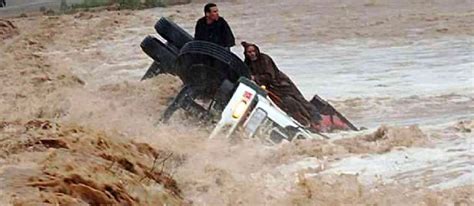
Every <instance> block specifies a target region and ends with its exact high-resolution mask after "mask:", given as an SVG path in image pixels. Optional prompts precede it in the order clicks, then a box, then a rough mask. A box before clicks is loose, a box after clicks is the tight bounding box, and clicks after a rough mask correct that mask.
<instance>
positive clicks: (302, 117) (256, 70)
mask: <svg viewBox="0 0 474 206" xmlns="http://www.w3.org/2000/svg"><path fill="white" fill-rule="evenodd" d="M241 44H242V46H243V47H244V55H245V63H246V64H247V66H248V67H249V68H250V73H251V75H252V80H254V81H255V82H256V83H257V84H258V85H260V86H265V87H266V89H267V91H268V92H269V96H270V98H271V99H272V100H273V101H274V102H275V103H276V104H277V106H278V107H280V108H281V109H282V110H283V111H285V112H286V113H288V114H289V115H290V116H292V117H293V118H294V119H295V120H297V121H298V122H300V123H301V124H302V125H304V126H306V127H311V128H313V129H316V130H318V123H319V121H320V120H321V116H320V114H319V112H318V110H317V108H316V107H315V106H314V105H313V104H311V103H310V102H308V101H307V100H306V99H305V98H304V96H303V94H301V92H300V91H299V90H298V88H297V87H296V85H295V84H294V83H293V82H292V81H291V80H290V78H289V77H288V76H287V75H286V74H284V73H283V72H281V71H280V70H279V69H278V67H277V66H276V65H275V62H273V60H272V58H270V56H268V55H266V54H264V53H261V52H260V49H259V48H258V47H257V45H255V44H251V43H247V42H242V43H241Z"/></svg>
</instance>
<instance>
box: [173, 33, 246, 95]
mask: <svg viewBox="0 0 474 206" xmlns="http://www.w3.org/2000/svg"><path fill="white" fill-rule="evenodd" d="M176 75H178V76H179V77H180V78H181V80H182V81H183V83H184V84H186V85H191V86H192V87H193V88H194V89H195V90H196V93H197V94H198V96H200V97H202V98H212V99H214V95H215V94H216V92H217V90H218V89H219V87H220V85H221V84H222V82H223V81H225V80H228V81H230V82H231V83H234V84H235V83H237V81H238V79H239V78H240V77H242V76H244V77H247V78H249V77H250V72H249V69H248V67H247V65H245V63H243V62H242V60H240V59H239V57H237V56H236V55H235V54H233V53H231V52H230V51H228V50H226V49H225V48H223V47H221V46H219V45H217V44H214V43H211V42H205V41H191V42H189V43H187V44H186V45H185V46H184V47H183V48H182V49H181V51H180V53H179V55H178V58H177V62H176Z"/></svg>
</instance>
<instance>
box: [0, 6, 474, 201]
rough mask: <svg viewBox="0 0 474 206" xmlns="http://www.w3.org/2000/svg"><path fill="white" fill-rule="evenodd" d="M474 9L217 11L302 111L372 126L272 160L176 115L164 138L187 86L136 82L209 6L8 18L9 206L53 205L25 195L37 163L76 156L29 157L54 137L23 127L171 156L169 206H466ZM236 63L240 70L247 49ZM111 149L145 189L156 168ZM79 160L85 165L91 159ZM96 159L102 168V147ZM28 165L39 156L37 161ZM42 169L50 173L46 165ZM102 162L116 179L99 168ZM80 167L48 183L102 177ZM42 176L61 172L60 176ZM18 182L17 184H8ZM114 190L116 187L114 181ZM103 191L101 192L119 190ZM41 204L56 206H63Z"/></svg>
mask: <svg viewBox="0 0 474 206" xmlns="http://www.w3.org/2000/svg"><path fill="white" fill-rule="evenodd" d="M472 3H473V2H472V1H450V2H449V3H446V2H437V1H424V2H418V1H416V2H415V1H366V2H362V1H361V2H357V3H354V2H350V1H340V2H333V1H323V0H321V1H310V0H308V1H291V2H286V1H261V2H260V1H259V2H258V3H256V2H253V1H233V2H223V3H220V4H219V7H220V10H221V15H223V16H225V17H226V19H227V21H228V22H229V23H230V25H231V26H232V29H233V30H234V33H235V34H236V37H237V41H241V40H246V41H250V42H255V43H257V44H258V45H259V46H260V47H261V50H262V52H264V53H267V54H269V55H270V56H272V57H273V58H274V60H275V62H276V63H277V65H278V66H279V67H280V69H281V70H282V71H284V72H285V73H287V74H288V75H289V76H290V78H292V79H293V81H294V82H295V83H296V84H297V85H298V86H299V88H300V89H301V91H302V92H303V93H304V95H305V96H306V97H308V98H310V97H311V96H312V95H313V94H318V95H320V96H322V97H323V98H326V99H327V100H329V101H330V102H331V103H332V104H333V105H334V106H335V107H336V108H338V109H339V110H340V111H341V113H343V114H345V115H346V116H347V117H348V118H349V119H350V120H351V121H353V122H354V123H355V124H356V125H357V126H360V127H362V126H363V127H366V128H368V129H367V130H363V131H360V132H340V133H334V134H329V135H330V136H331V137H332V139H331V140H330V141H322V140H304V141H299V142H295V143H285V144H281V145H277V146H268V145H265V144H262V143H261V142H259V141H258V140H243V141H242V142H239V143H229V142H228V141H227V140H223V139H216V140H212V141H210V140H208V139H207V138H206V137H207V135H208V132H209V131H208V128H202V127H200V126H199V125H198V124H197V123H195V122H193V121H192V120H189V119H187V118H186V117H185V116H184V115H182V114H178V115H177V116H176V117H174V118H173V119H172V123H171V124H169V125H158V126H155V123H156V120H157V119H158V118H159V116H160V114H161V112H162V111H163V108H165V106H166V105H167V104H168V103H169V101H170V99H171V98H172V97H173V96H174V95H175V93H176V91H177V90H178V89H179V87H180V82H179V80H178V79H177V78H175V77H172V76H160V77H157V78H154V79H152V80H148V81H143V82H141V81H139V80H140V78H141V77H142V75H143V74H144V73H145V71H146V69H147V67H148V66H149V64H150V63H151V59H150V58H148V57H147V56H146V55H145V54H144V53H143V52H142V51H141V49H140V48H139V44H140V42H141V40H142V39H143V38H144V37H145V36H146V35H149V34H151V35H156V34H155V31H154V29H153V25H154V23H155V22H156V20H158V19H159V17H161V16H167V17H169V18H172V19H173V20H174V21H176V22H177V23H178V24H179V25H182V26H183V27H184V28H185V29H186V30H187V31H189V32H190V33H192V31H193V26H194V21H195V20H196V19H197V18H199V17H200V16H201V13H202V11H201V9H202V8H201V7H202V5H201V4H200V3H196V4H189V5H182V6H175V7H169V8H155V9H149V10H143V11H103V12H96V13H87V12H85V13H77V14H73V15H65V16H53V17H45V16H38V17H29V18H17V19H12V20H11V21H12V22H13V23H14V24H15V26H16V27H17V29H18V31H19V34H15V35H14V37H12V38H8V39H5V40H3V44H2V46H1V47H0V49H1V52H2V55H3V56H2V58H1V59H0V65H2V71H1V73H0V78H1V79H2V88H4V90H2V93H1V96H2V99H0V112H1V113H2V117H1V120H2V121H5V122H6V123H5V124H4V125H13V126H2V127H0V131H1V135H0V146H2V147H1V148H3V149H5V150H4V151H6V153H5V154H3V153H0V160H1V162H2V165H1V166H0V181H1V182H2V184H1V185H3V186H0V198H1V200H4V201H3V202H5V203H6V204H7V205H8V204H9V203H11V202H14V201H17V202H18V201H20V202H21V198H18V197H17V196H18V194H21V192H22V191H34V192H39V193H40V194H46V192H48V191H53V192H54V191H55V190H53V189H51V187H47V189H46V190H41V189H36V190H35V187H33V188H32V187H31V185H30V186H25V184H24V182H25V179H22V178H23V177H25V178H26V179H28V178H31V177H29V176H35V175H37V173H40V174H42V173H41V172H43V173H44V170H41V169H38V168H37V167H40V168H41V167H44V166H43V163H44V164H46V163H51V162H53V163H54V164H59V165H60V161H58V160H57V159H54V158H52V157H51V156H54V155H52V154H54V153H60V154H62V155H64V158H67V159H70V158H73V159H72V160H74V158H76V157H77V156H79V157H80V155H77V154H74V150H72V149H70V150H67V152H64V150H61V149H57V148H56V149H55V148H49V149H47V150H42V149H40V150H37V149H34V150H29V149H27V148H28V147H17V146H15V145H22V144H12V143H11V142H10V140H11V138H12V137H15V135H16V136H21V137H23V138H24V137H27V139H28V138H30V136H31V137H35V138H37V137H45V135H51V133H49V132H44V131H43V132H42V130H41V129H35V130H32V131H29V130H25V132H23V129H21V128H23V127H22V126H21V125H22V124H21V122H29V121H30V120H31V119H37V118H41V119H47V120H49V121H52V122H57V123H58V124H60V125H62V127H64V128H76V129H75V130H78V131H79V134H81V135H86V136H87V137H88V138H91V139H92V140H94V141H95V139H97V138H102V139H107V140H108V139H109V138H110V141H111V142H115V141H118V140H114V138H118V137H120V142H123V141H122V139H126V140H133V141H135V142H144V143H147V144H149V145H151V146H152V147H154V148H157V149H158V150H160V151H161V150H163V151H165V152H164V154H165V153H166V154H172V156H173V158H171V159H170V160H168V161H166V160H162V162H163V164H162V166H161V170H162V171H164V172H166V173H164V174H165V175H164V176H165V177H168V176H167V175H166V174H170V176H171V177H172V178H173V179H174V180H176V184H177V187H179V190H178V191H177V190H173V191H172V192H169V191H168V192H169V193H170V194H171V193H173V192H174V193H178V197H176V196H173V198H171V199H170V200H172V201H170V203H171V204H179V203H177V202H176V201H175V199H174V198H176V199H181V200H182V201H183V202H184V203H186V204H192V205H225V204H227V205H347V204H364V205H366V204H378V205H394V204H398V205H400V204H403V205H456V204H458V205H463V204H464V205H472V204H474V200H473V197H474V195H473V193H474V191H473V185H474V184H473V182H474V171H473V165H474V157H473V155H472V153H473V152H472V151H473V148H472V145H473V142H472V141H473V133H472V129H474V122H473V120H474V106H473V105H474V92H473V91H474V83H473V82H474V75H473V73H472V72H473V70H472V68H473V67H474V57H473V56H474V54H473V53H474V48H473V47H474V45H473V36H474V31H473V30H472V28H474V25H473V22H474V13H473V12H474V10H472V7H470V6H469V5H472ZM250 8H252V9H250ZM295 11H298V12H295ZM268 17H272V18H268ZM276 17H278V18H277V19H278V21H276V20H275V18H276ZM237 43H238V42H237ZM232 51H233V52H235V53H237V54H238V55H239V56H242V55H241V53H242V49H241V48H240V47H239V46H236V47H235V48H233V49H232ZM2 125H3V124H2ZM27 125H28V124H25V128H27ZM71 125H72V126H71ZM77 125H80V127H79V126H77ZM15 128H17V129H15ZM18 128H20V129H18ZM53 128H55V127H53ZM77 128H86V129H85V130H82V129H77ZM70 130H71V129H68V130H65V131H63V130H58V131H60V132H59V133H58V134H56V133H54V132H53V134H54V135H53V136H54V137H56V136H59V137H61V135H59V134H62V135H63V136H64V134H69V133H68V131H70ZM46 131H49V130H46ZM71 131H72V130H71ZM96 131H97V132H96ZM55 135H56V136H55ZM74 139H75V136H74V135H73V136H68V135H66V137H65V139H64V141H65V142H66V143H67V145H69V146H70V147H71V148H76V147H78V146H76V145H75V143H76V142H75V140H74ZM22 141H23V142H28V141H26V140H24V139H22ZM7 143H8V144H7ZM96 143H97V142H96ZM99 143H100V141H99ZM99 143H97V144H99ZM129 144H130V145H132V146H128V147H129V148H136V147H135V146H133V145H135V143H129ZM12 145H13V146H15V147H13V146H12ZM26 145H28V144H26ZM60 145H61V144H60ZM121 145H122V144H121ZM124 145H125V146H124V147H127V146H126V145H127V143H124ZM92 146H94V144H92ZM12 148H13V149H12ZM15 148H16V149H15ZM22 148H26V149H22ZM33 148H37V147H36V146H34V147H33ZM80 148H83V147H82V146H81V147H80ZM114 148H115V147H111V148H110V149H109V150H107V151H108V152H110V154H114V155H115V156H114V157H125V158H127V160H128V161H130V162H132V163H133V164H134V165H139V163H140V164H144V165H146V166H147V167H139V168H140V170H137V171H138V172H136V173H134V175H132V174H129V173H127V171H125V170H126V168H129V167H124V168H125V170H124V169H122V170H117V171H120V174H121V175H124V176H126V177H130V178H125V177H124V178H123V179H124V180H127V181H128V180H132V181H134V179H136V178H138V179H140V178H141V176H140V175H142V173H145V171H147V169H150V168H149V167H152V168H153V166H150V165H154V163H153V162H151V161H152V160H151V159H153V158H152V157H150V156H147V158H141V160H143V161H145V163H144V162H142V161H140V160H139V159H140V158H136V157H141V156H140V155H146V154H147V153H143V151H141V152H142V153H143V154H142V153H140V154H139V155H134V154H128V153H125V154H124V153H122V152H118V151H114ZM84 149H85V150H87V151H89V149H87V148H86V145H84ZM132 150H133V151H134V149H131V151H132ZM90 151H93V153H94V154H96V153H97V154H100V153H99V151H100V150H99V151H97V148H95V149H91V150H90ZM42 152H44V153H42ZM10 153H13V154H10ZM69 153H72V154H73V155H71V156H69V155H68V154H69ZM33 154H42V155H37V156H36V157H35V158H33V157H32V156H34V155H33ZM43 156H44V158H46V159H44V160H42V161H39V160H38V159H40V160H41V158H43ZM99 156H100V155H99ZM102 157H103V155H102ZM106 157H109V156H106ZM91 158H97V157H95V156H93V157H91ZM150 158H151V159H150ZM110 159H111V158H110V157H109V158H108V159H107V158H105V160H104V158H103V159H101V160H100V161H97V162H95V163H91V164H90V165H89V163H85V164H87V165H89V166H90V167H88V168H99V169H96V172H97V174H100V175H97V177H100V178H104V177H109V175H112V174H110V172H107V171H109V170H108V169H107V168H109V166H110V164H112V162H110ZM103 161H105V163H104V164H108V166H100V164H102V162H103ZM108 161H109V162H108ZM155 161H156V158H155ZM37 162H39V163H37ZM146 162H148V164H147V163H146ZM165 163H166V164H165ZM38 164H39V166H38ZM95 164H98V165H99V166H96V165H95ZM18 165H19V166H18ZM71 165H72V166H71ZM71 165H70V166H64V167H63V166H58V168H60V169H57V170H54V171H55V172H56V173H55V175H56V176H54V178H52V179H53V180H57V179H59V180H60V178H59V177H60V176H61V175H64V176H67V175H69V174H79V175H81V176H82V178H86V179H87V178H89V179H94V178H96V176H87V175H85V174H87V172H88V171H84V170H81V169H79V167H76V165H75V164H71ZM124 165H127V164H124ZM25 168H27V169H25ZM32 168H33V169H32ZM35 168H36V169H35ZM44 168H47V170H45V171H46V172H48V171H49V172H51V170H50V169H51V168H48V167H44ZM63 168H65V169H64V170H63ZM104 168H105V169H104ZM112 168H113V167H112ZM109 169H110V168H109ZM15 171H21V172H22V173H21V174H22V175H19V176H18V177H15V176H13V178H12V176H11V175H8V174H12V172H15ZM127 174H129V175H127ZM43 175H44V174H43ZM49 177H50V178H51V176H49ZM74 177H75V176H74ZM9 178H10V179H11V180H9V181H7V179H9ZM100 178H99V180H100ZM115 178H116V177H114V178H110V179H108V178H106V179H107V180H110V181H112V182H113V181H116V179H115ZM65 180H68V179H67V178H65ZM99 180H98V181H97V183H96V184H97V185H99V186H100V185H102V184H105V185H108V184H112V183H110V182H102V181H99ZM135 182H136V181H135ZM3 183H5V184H3ZM59 183H60V184H59ZM59 183H58V182H55V184H59V186H61V187H63V186H64V184H66V183H67V181H66V183H61V181H59ZM114 184H118V183H114ZM88 185H89V186H90V185H93V184H88ZM125 185H128V184H125ZM131 185H134V184H131ZM52 187H57V185H54V184H53V186H52ZM91 187H92V188H95V189H98V188H100V187H97V186H95V187H93V186H91ZM12 188H14V189H12ZM19 188H20V189H19ZM22 188H23V190H22ZM25 188H26V189H25ZM72 188H74V187H72ZM124 188H125V189H126V190H120V191H122V192H124V194H130V197H133V198H135V197H136V198H137V199H140V198H147V196H146V195H134V193H136V192H137V191H141V192H148V191H154V190H158V191H163V190H162V189H160V187H158V186H156V185H147V187H145V188H147V189H140V190H138V189H136V188H138V186H134V187H133V188H135V189H130V187H127V186H124ZM148 189H150V190H148ZM174 189H176V188H174ZM73 191H76V193H74V192H70V193H67V192H66V193H64V194H67V195H69V196H72V197H74V198H75V199H74V198H73V199H74V200H75V201H78V202H80V201H84V198H83V197H82V198H81V195H77V190H73ZM81 191H82V190H81ZM127 191H129V193H126V192H127ZM130 191H132V192H130ZM35 194H36V193H35ZM47 194H48V195H46V196H47V197H49V198H52V199H55V198H56V199H57V200H61V198H62V196H55V195H51V194H50V193H47ZM53 194H56V193H53ZM81 194H82V193H81ZM84 194H85V193H84ZM93 194H95V193H93ZM121 194H122V193H121ZM140 194H144V193H140ZM147 194H148V193H147ZM160 194H161V193H160ZM125 196H126V197H129V196H127V195H125ZM39 197H40V195H38V196H33V197H28V198H26V197H25V199H24V200H25V201H26V200H31V199H35V198H39ZM133 198H132V199H133ZM149 198H150V200H153V201H155V200H157V199H156V197H149ZM13 200H14V201H13ZM157 201H158V200H157ZM0 202H1V201H0ZM52 203H54V201H52ZM155 203H156V202H155ZM162 203H163V202H162ZM150 204H151V203H150Z"/></svg>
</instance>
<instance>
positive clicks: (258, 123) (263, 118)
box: [209, 77, 327, 143]
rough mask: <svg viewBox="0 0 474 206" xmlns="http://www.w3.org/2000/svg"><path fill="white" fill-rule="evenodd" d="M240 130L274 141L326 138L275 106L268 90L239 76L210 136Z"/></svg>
mask: <svg viewBox="0 0 474 206" xmlns="http://www.w3.org/2000/svg"><path fill="white" fill-rule="evenodd" d="M236 131H240V132H241V134H242V133H243V134H244V135H245V136H246V137H249V138H252V137H255V136H260V137H264V138H266V139H267V140H270V141H271V142H273V143H280V142H281V141H283V140H286V141H292V140H295V139H312V138H321V139H323V138H327V136H325V135H322V134H319V133H313V132H310V131H309V130H307V129H306V128H304V127H303V126H302V125H301V124H299V123H298V122H297V121H296V120H294V119H293V118H292V117H290V116H289V115H288V114H287V113H285V112H284V111H282V110H281V109H280V108H278V107H277V106H276V104H275V103H273V102H272V100H271V99H270V98H269V97H268V95H267V92H266V91H265V90H264V89H262V88H260V87H259V86H258V85H256V84H255V83H254V82H252V81H251V80H249V79H247V78H245V77H242V78H240V79H239V81H238V86H237V89H236V90H235V92H234V95H233V96H232V98H231V99H230V101H229V103H228V104H227V105H226V107H225V108H224V110H223V111H222V113H221V118H220V121H219V122H218V123H217V125H216V127H215V128H214V130H213V131H212V133H211V135H210V136H209V138H215V137H218V136H225V137H227V138H229V137H231V136H232V134H234V133H235V132H236Z"/></svg>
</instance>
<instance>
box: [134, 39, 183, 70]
mask: <svg viewBox="0 0 474 206" xmlns="http://www.w3.org/2000/svg"><path fill="white" fill-rule="evenodd" d="M140 47H141V48H142V50H143V51H144V52H145V53H146V54H147V55H148V56H149V57H151V58H152V59H153V60H155V62H158V63H156V64H155V65H151V66H150V68H149V69H148V70H150V69H152V70H153V71H150V72H148V71H147V74H155V73H169V74H176V72H175V63H176V58H177V54H176V52H175V51H174V50H173V49H172V48H170V47H168V46H167V45H166V44H164V43H163V42H161V41H160V40H158V39H156V38H155V37H152V36H147V37H146V38H145V39H144V40H143V41H142V43H141V44H140ZM157 65H159V66H157ZM156 69H159V70H160V71H158V72H157V71H156ZM147 74H145V76H146V75H147Z"/></svg>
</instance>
